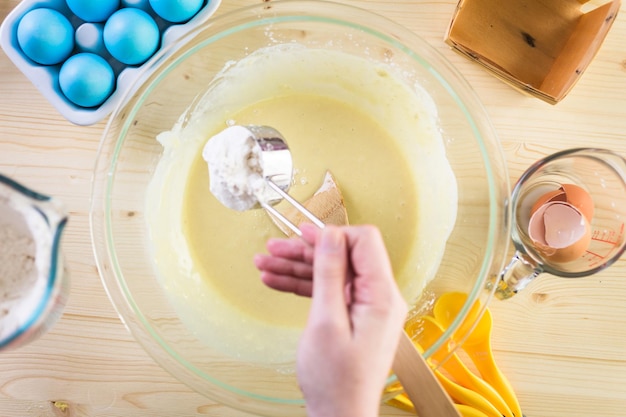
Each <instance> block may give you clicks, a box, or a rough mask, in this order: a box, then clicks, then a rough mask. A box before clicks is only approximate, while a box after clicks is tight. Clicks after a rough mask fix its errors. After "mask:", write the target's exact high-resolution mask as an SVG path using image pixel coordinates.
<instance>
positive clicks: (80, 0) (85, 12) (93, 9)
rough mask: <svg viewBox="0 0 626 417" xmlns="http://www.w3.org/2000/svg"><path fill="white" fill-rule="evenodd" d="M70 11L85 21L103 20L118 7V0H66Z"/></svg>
mask: <svg viewBox="0 0 626 417" xmlns="http://www.w3.org/2000/svg"><path fill="white" fill-rule="evenodd" d="M66 2H67V6H68V7H69V8H70V10H71V11H72V13H74V14H75V15H76V16H78V17H80V18H81V19H83V20H84V21H85V22H104V21H105V20H107V19H108V18H109V16H111V15H112V14H113V12H114V11H116V10H117V9H118V8H119V7H120V0H66Z"/></svg>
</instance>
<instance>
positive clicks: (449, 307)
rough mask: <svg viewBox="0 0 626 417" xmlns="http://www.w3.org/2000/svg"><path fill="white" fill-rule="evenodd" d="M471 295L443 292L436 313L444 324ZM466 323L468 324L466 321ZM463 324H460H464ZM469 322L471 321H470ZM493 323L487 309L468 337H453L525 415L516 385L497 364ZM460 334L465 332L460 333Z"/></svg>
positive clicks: (513, 408)
mask: <svg viewBox="0 0 626 417" xmlns="http://www.w3.org/2000/svg"><path fill="white" fill-rule="evenodd" d="M466 300H467V295H466V294H464V293H447V294H443V295H442V296H441V297H439V299H437V301H436V302H435V307H434V315H435V318H436V319H437V321H439V322H440V323H441V324H442V325H443V326H444V328H445V327H446V326H449V325H450V323H451V321H450V318H451V317H456V315H457V314H458V312H459V311H460V309H461V307H462V306H463V305H464V304H465V301H466ZM464 325H465V324H464ZM464 325H462V326H461V327H460V328H463V326H464ZM468 325H469V323H468ZM492 326H493V318H492V317H491V312H490V311H489V309H487V308H486V309H485V312H484V313H483V315H482V317H481V318H480V320H479V321H478V323H476V325H475V327H474V328H473V329H472V331H471V332H470V333H469V335H466V336H467V337H466V338H465V341H463V340H456V339H455V335H453V336H452V338H453V340H455V342H457V343H461V342H462V343H463V344H462V346H461V348H462V349H463V350H464V351H465V352H467V354H468V356H469V357H470V359H471V360H472V362H474V364H475V365H476V368H478V371H479V372H480V374H481V375H482V377H483V379H484V380H485V381H487V382H488V383H489V384H490V385H491V386H492V387H494V388H495V389H496V391H498V393H499V394H500V396H501V397H502V398H503V399H504V401H506V403H507V405H508V406H509V408H510V409H511V411H513V414H514V415H515V417H522V416H523V414H522V410H521V408H520V405H519V401H518V400H517V396H516V395H515V392H514V391H513V387H511V384H510V383H509V381H508V380H507V379H506V377H505V376H504V374H503V373H502V371H500V369H499V368H498V366H497V365H496V361H495V359H494V357H493V351H492V349H491V328H492ZM457 334H459V336H460V337H463V336H465V335H464V334H463V333H458V332H457Z"/></svg>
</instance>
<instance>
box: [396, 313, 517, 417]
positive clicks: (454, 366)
mask: <svg viewBox="0 0 626 417" xmlns="http://www.w3.org/2000/svg"><path fill="white" fill-rule="evenodd" d="M412 325H413V326H418V327H420V330H415V329H407V330H409V333H410V334H415V336H414V342H417V343H419V344H420V345H421V346H432V345H433V344H434V343H435V342H436V341H437V340H438V339H439V338H440V337H441V336H442V335H443V332H444V329H443V328H442V327H441V325H440V324H439V323H438V322H437V321H436V320H435V319H434V318H433V317H430V316H422V317H420V320H416V321H413V322H412ZM410 330H414V331H410ZM432 360H434V361H437V362H439V363H441V366H442V367H443V368H444V369H445V370H446V371H447V372H448V373H449V374H450V375H451V376H452V378H454V380H455V381H456V382H457V383H458V384H460V385H462V386H464V387H465V388H467V389H469V390H472V391H474V392H476V393H478V394H479V395H481V396H482V397H483V398H484V399H485V400H487V402H489V403H491V404H492V405H493V406H494V407H495V408H496V410H498V412H499V416H505V417H514V416H513V412H512V411H511V409H510V408H509V406H508V405H507V403H506V402H505V401H504V399H503V398H502V397H501V396H500V394H498V392H497V391H496V390H495V389H494V388H493V387H492V386H491V385H489V384H488V383H487V382H485V381H484V380H482V379H481V378H479V377H478V376H476V375H475V374H474V373H473V372H472V371H470V370H469V369H468V368H467V366H465V364H464V363H463V362H462V361H461V359H460V358H459V357H458V356H457V355H456V354H455V353H453V352H451V351H450V348H449V346H448V344H445V343H444V344H443V345H442V347H441V348H440V349H439V350H437V351H436V352H435V353H434V354H433V355H432Z"/></svg>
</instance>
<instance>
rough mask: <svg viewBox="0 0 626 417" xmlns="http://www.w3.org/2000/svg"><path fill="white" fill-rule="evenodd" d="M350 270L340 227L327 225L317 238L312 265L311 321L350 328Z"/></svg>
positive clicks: (343, 236) (343, 235)
mask: <svg viewBox="0 0 626 417" xmlns="http://www.w3.org/2000/svg"><path fill="white" fill-rule="evenodd" d="M347 271H348V252H347V245H346V238H345V234H344V232H343V230H342V229H341V228H339V227H334V226H327V227H325V228H324V229H323V230H321V231H319V232H318V235H317V236H316V239H315V263H314V265H313V276H314V277H315V279H314V280H313V302H312V303H311V311H310V314H309V320H310V321H313V322H316V324H324V323H328V324H330V323H332V325H333V326H337V327H338V328H339V329H341V328H344V329H345V328H346V327H347V328H349V327H350V319H349V316H348V310H347V306H346V298H345V293H344V287H345V284H346V274H347Z"/></svg>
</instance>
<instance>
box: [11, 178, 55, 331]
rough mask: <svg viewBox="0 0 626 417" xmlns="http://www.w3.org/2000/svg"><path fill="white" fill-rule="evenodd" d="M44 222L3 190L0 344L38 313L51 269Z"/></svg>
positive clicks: (24, 204) (21, 201)
mask: <svg viewBox="0 0 626 417" xmlns="http://www.w3.org/2000/svg"><path fill="white" fill-rule="evenodd" d="M47 228H48V225H47V223H46V221H45V219H44V218H43V217H42V216H41V215H40V214H39V213H38V212H35V211H34V210H33V208H32V205H30V204H29V203H28V201H27V200H26V199H25V198H23V197H22V196H20V197H15V198H13V199H11V198H9V197H8V195H7V190H6V189H0V342H4V341H5V340H6V339H8V338H11V337H14V336H15V335H16V334H18V333H19V332H20V331H21V330H22V328H23V326H25V325H27V324H29V323H30V321H31V320H33V319H34V318H35V317H34V315H35V314H36V313H37V312H38V311H39V310H38V309H39V308H40V305H41V301H42V297H43V295H44V293H45V292H46V287H47V278H48V271H49V268H50V248H51V246H50V245H51V241H50V233H49V232H48V231H47Z"/></svg>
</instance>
